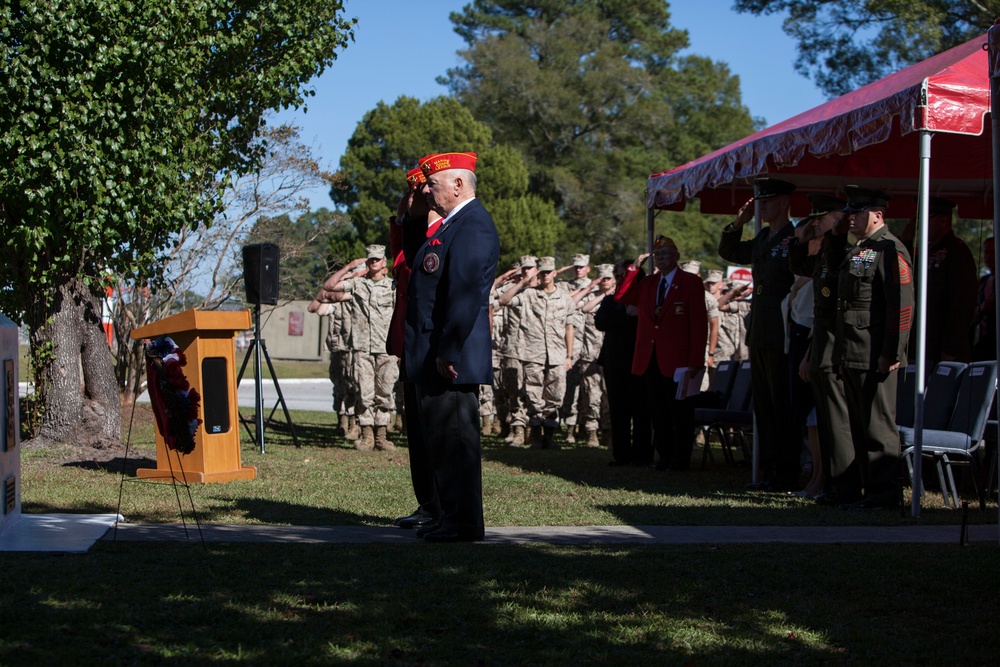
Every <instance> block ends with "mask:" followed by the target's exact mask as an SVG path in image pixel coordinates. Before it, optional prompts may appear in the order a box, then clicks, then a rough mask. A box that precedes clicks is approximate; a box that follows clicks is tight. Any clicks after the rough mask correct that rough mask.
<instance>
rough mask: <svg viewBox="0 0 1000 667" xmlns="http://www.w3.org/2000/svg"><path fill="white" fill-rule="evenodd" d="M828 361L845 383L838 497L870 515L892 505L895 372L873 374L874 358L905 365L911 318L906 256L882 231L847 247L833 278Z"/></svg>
mask: <svg viewBox="0 0 1000 667" xmlns="http://www.w3.org/2000/svg"><path fill="white" fill-rule="evenodd" d="M838 277H839V279H838V283H837V285H838V292H839V294H838V308H837V330H836V333H837V335H836V339H835V346H834V353H833V359H834V363H835V364H837V366H838V368H839V370H840V373H841V376H842V377H843V379H844V388H845V391H846V397H847V407H848V412H849V414H850V421H851V432H852V434H853V439H854V454H855V464H856V465H854V466H853V467H852V468H851V470H849V471H848V472H847V473H845V475H844V476H843V477H844V479H843V482H844V486H843V492H845V493H848V494H851V493H853V494H857V495H860V494H861V491H862V490H863V491H864V499H865V502H866V503H868V504H870V505H871V506H875V507H887V506H893V505H895V504H897V502H898V487H897V477H898V464H899V455H900V440H899V431H898V430H897V427H896V378H897V375H898V374H897V372H895V371H892V372H890V373H888V374H881V373H879V372H878V360H879V357H885V358H887V359H888V360H889V363H890V365H891V364H895V363H897V362H898V363H899V364H900V365H903V366H905V364H906V348H907V343H908V341H909V332H910V322H911V319H912V314H913V280H912V273H911V269H910V256H909V253H907V251H906V248H905V247H904V246H903V244H902V242H901V241H900V240H899V239H897V238H896V237H895V236H893V235H892V234H891V233H890V232H889V229H888V228H887V227H885V226H881V227H879V228H878V229H876V230H875V231H874V232H872V234H871V235H870V236H868V237H867V238H866V239H863V240H861V241H859V242H858V243H857V244H856V245H854V246H853V247H851V249H850V250H849V252H848V253H847V255H846V257H845V258H844V259H843V261H842V262H841V263H840V267H839V271H838Z"/></svg>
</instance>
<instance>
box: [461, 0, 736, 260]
mask: <svg viewBox="0 0 1000 667" xmlns="http://www.w3.org/2000/svg"><path fill="white" fill-rule="evenodd" d="M669 19H670V15H669V12H668V7H667V3H665V2H663V1H662V0H628V1H626V0H578V1H574V2H570V1H568V0H475V1H474V2H472V3H471V4H469V5H467V6H466V7H465V8H464V10H463V11H462V12H461V13H456V14H452V21H453V22H454V23H455V25H456V31H457V32H458V33H459V35H461V36H462V37H463V38H464V39H465V41H466V43H467V44H468V46H469V48H468V49H467V50H465V51H463V52H462V53H461V55H462V57H463V58H464V60H465V65H463V66H461V67H458V68H455V69H452V70H449V72H448V76H447V77H446V78H445V79H443V80H442V82H443V83H446V84H447V85H448V86H449V88H450V90H451V91H452V93H453V94H454V95H455V96H456V97H457V98H458V99H459V100H461V102H462V103H463V104H464V105H465V106H467V107H468V108H469V109H470V110H471V111H472V113H473V115H475V117H476V118H477V119H479V120H481V121H482V122H484V123H485V124H486V125H488V126H489V127H490V129H492V131H493V135H494V136H497V137H503V138H504V141H506V142H509V143H511V144H512V145H513V146H515V147H516V148H517V149H519V150H520V151H521V152H522V153H523V154H524V155H525V159H526V161H527V163H528V166H529V170H530V183H531V185H530V192H532V193H533V194H536V195H538V196H540V197H542V198H543V199H549V200H552V201H554V202H556V204H557V206H558V209H559V211H560V213H561V216H562V218H563V219H564V221H565V222H566V225H567V232H566V234H565V235H564V238H563V239H562V243H561V245H562V246H563V248H564V253H563V254H565V255H568V254H571V253H572V252H577V251H589V252H590V254H591V256H592V260H593V259H596V260H608V261H611V260H614V259H618V258H621V257H623V256H632V257H634V256H635V253H636V252H637V251H638V250H639V249H640V248H641V247H642V245H643V243H644V240H645V234H644V229H645V198H644V195H643V192H644V190H645V184H646V179H647V177H648V175H649V174H651V173H654V172H658V171H662V170H664V169H667V168H670V167H673V166H676V165H679V164H683V163H684V162H687V161H689V160H691V159H694V158H696V157H698V156H700V155H703V154H705V153H708V152H711V151H712V150H715V149H716V148H719V147H720V146H723V145H725V144H726V143H729V142H731V141H734V140H736V139H738V138H740V137H743V136H745V135H747V134H750V133H751V132H752V131H753V130H754V123H753V120H752V119H751V117H750V115H749V113H748V112H747V110H746V108H745V107H744V106H743V104H742V102H741V99H740V94H739V82H738V80H737V79H736V78H735V77H733V76H732V75H731V74H730V72H729V70H728V68H726V67H725V66H724V65H722V64H719V63H715V62H712V61H711V60H709V59H706V58H703V57H699V56H681V55H679V53H680V51H681V50H683V49H684V48H686V47H687V46H688V41H687V34H686V33H685V32H684V31H682V30H677V29H674V28H673V27H671V25H670V20H669ZM689 218H690V216H681V217H678V218H677V220H678V222H685V223H686V221H687V220H688V219H689Z"/></svg>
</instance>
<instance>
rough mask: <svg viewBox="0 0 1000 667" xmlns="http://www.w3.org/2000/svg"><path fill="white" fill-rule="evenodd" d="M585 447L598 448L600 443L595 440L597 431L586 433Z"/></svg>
mask: <svg viewBox="0 0 1000 667" xmlns="http://www.w3.org/2000/svg"><path fill="white" fill-rule="evenodd" d="M587 446H588V447H600V446H601V441H600V440H599V439H598V438H597V430H596V429H593V430H589V431H587Z"/></svg>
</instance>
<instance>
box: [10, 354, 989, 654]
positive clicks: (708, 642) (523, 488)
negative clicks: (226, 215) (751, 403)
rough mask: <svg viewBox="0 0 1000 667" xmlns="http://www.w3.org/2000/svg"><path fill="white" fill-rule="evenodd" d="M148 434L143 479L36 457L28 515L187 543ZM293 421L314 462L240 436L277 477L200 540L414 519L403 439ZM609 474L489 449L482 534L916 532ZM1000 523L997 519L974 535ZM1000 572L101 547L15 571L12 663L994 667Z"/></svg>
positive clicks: (208, 494) (721, 551)
mask: <svg viewBox="0 0 1000 667" xmlns="http://www.w3.org/2000/svg"><path fill="white" fill-rule="evenodd" d="M279 373H280V372H279ZM136 415H137V416H136V419H135V423H134V426H133V429H132V449H131V451H130V455H129V460H128V461H127V462H123V461H122V456H121V454H123V453H124V452H121V453H117V454H115V455H114V456H113V457H112V458H111V460H110V461H105V460H84V459H82V458H81V457H79V456H76V452H74V450H72V449H69V448H67V449H66V450H63V451H58V450H32V449H25V450H24V451H23V452H22V456H23V458H22V466H23V487H22V488H23V495H22V500H23V506H24V510H25V511H26V512H101V513H103V512H114V511H116V510H117V508H118V494H119V489H120V488H121V489H122V495H123V502H122V509H121V511H122V513H123V514H124V515H125V516H126V517H127V519H128V520H130V521H137V522H163V521H167V522H171V521H177V520H178V510H177V502H176V499H175V497H174V493H173V491H172V490H171V488H170V487H169V486H164V485H159V484H153V483H143V482H138V481H135V478H134V476H133V471H134V469H135V468H136V467H147V466H153V465H155V463H154V461H153V458H154V456H155V454H154V453H153V446H152V443H153V432H152V426H151V420H150V415H149V412H148V407H147V406H139V408H138V409H137V413H136ZM293 419H294V421H295V425H296V428H297V430H298V434H299V438H300V442H301V443H302V447H301V448H295V447H293V446H292V445H291V439H290V437H289V435H288V433H287V428H285V427H283V426H282V425H280V424H275V425H273V426H272V427H271V428H270V429H269V430H268V431H267V435H266V437H265V443H266V445H267V453H265V454H260V453H258V452H256V451H255V448H254V446H253V443H252V440H251V438H250V437H249V436H248V435H247V434H246V432H244V433H243V448H242V456H243V463H244V465H255V466H257V468H258V479H256V480H254V481H249V482H233V483H229V484H211V485H203V486H193V487H191V491H192V495H193V498H194V504H195V507H196V508H197V510H198V512H199V516H200V518H201V520H202V521H203V522H213V523H237V524H238V523H248V524H249V523H264V524H285V525H384V524H386V523H387V522H388V521H390V520H391V519H392V517H395V516H398V515H400V514H404V513H408V512H409V511H410V510H412V509H413V500H412V491H411V489H410V486H409V468H408V459H407V453H406V449H405V446H404V445H405V439H404V438H403V437H402V436H401V435H399V434H394V439H395V440H396V441H397V444H398V445H400V448H399V449H397V450H396V451H395V452H388V453H385V452H357V451H355V450H353V449H351V448H350V446H349V444H348V443H346V442H344V441H343V440H341V439H339V438H336V437H334V436H333V435H332V434H331V430H332V421H333V415H331V414H326V413H304V412H297V413H293ZM126 421H128V420H126ZM104 458H108V457H104ZM608 458H609V456H608V454H607V452H606V451H603V450H596V449H588V448H585V447H567V448H565V449H563V450H561V451H534V450H525V449H513V448H510V447H505V446H503V445H502V443H501V442H500V441H499V440H497V439H495V438H488V439H486V440H485V442H484V469H483V485H484V497H485V510H486V521H487V526H490V525H493V526H498V525H523V526H532V525H615V524H632V525H644V524H646V525H852V524H853V525H859V524H864V525H910V524H912V523H913V522H914V520H913V519H910V518H905V517H902V516H900V513H896V512H874V513H863V514H856V513H847V512H843V511H841V510H839V509H836V508H829V507H819V506H816V505H815V504H812V503H809V502H806V501H801V500H797V499H794V498H791V497H788V496H779V495H774V494H762V493H744V492H743V491H742V487H743V485H744V484H745V483H746V482H747V481H748V477H749V473H748V471H747V470H745V469H743V468H736V467H727V466H725V465H723V464H721V463H716V464H715V465H710V466H709V468H708V469H707V470H704V471H702V470H698V469H695V470H692V471H690V472H688V473H686V474H669V473H666V474H665V473H657V472H653V471H650V470H645V469H622V468H609V467H607V460H608ZM721 460H722V457H721V454H719V453H718V452H717V455H716V461H721ZM123 469H124V470H125V471H126V476H125V478H124V479H125V480H126V481H125V482H124V484H122V479H123V478H122V475H121V471H122V470H123ZM970 500H971V495H970ZM972 504H973V505H975V503H972ZM924 506H925V510H924V513H923V516H922V518H921V519H920V520H919V521H920V522H923V523H939V524H952V525H955V526H956V538H957V526H958V524H959V522H960V520H961V513H960V512H957V511H951V510H946V509H944V508H943V507H942V506H941V499H940V494H938V495H936V496H934V495H929V496H928V497H927V498H926V499H925V503H924ZM996 512H997V506H996V502H995V499H994V500H992V501H991V502H990V504H989V505H988V508H987V511H986V512H980V511H979V510H978V508H976V509H973V510H971V511H970V514H969V517H970V520H971V521H973V522H976V523H988V522H989V523H995V522H996V520H997V515H996ZM998 557H1000V548H998V547H997V545H996V544H974V545H972V546H967V547H959V546H957V544H956V545H936V546H928V545H871V546H865V545H861V546H846V545H826V546H812V545H809V546H804V545H777V544H770V545H715V546H711V545H709V546H682V547H678V546H668V545H626V546H621V545H616V546H593V547H580V546H545V545H530V546H529V545H522V546H511V545H484V544H462V545H429V544H425V543H423V542H422V541H420V540H417V539H414V540H413V543H412V545H411V544H406V545H395V544H394V545H302V544H290V545H275V544H212V545H210V546H209V548H208V549H207V550H205V549H203V548H202V547H201V544H200V542H197V541H196V540H195V541H192V542H190V543H180V544H175V543H169V544H156V543H152V544H146V543H110V542H101V543H98V545H96V546H95V547H94V548H93V549H92V550H91V551H90V552H89V553H87V554H84V555H74V556H68V555H41V556H40V555H23V554H0V563H3V564H4V565H6V567H5V569H4V577H3V579H2V583H0V621H2V622H3V626H2V627H3V628H4V631H3V632H2V633H0V664H2V665H40V664H95V663H98V662H103V663H108V662H110V663H112V664H163V663H169V662H173V661H181V660H183V661H186V662H188V663H193V664H212V663H217V664H230V663H233V664H254V665H284V664H331V663H334V664H337V663H341V662H358V663H360V664H392V665H424V664H428V665H438V664H454V665H470V664H472V665H510V664H517V665H521V664H529V665H535V664H565V665H577V664H588V665H589V664H612V665H646V664H648V665H664V664H667V665H670V664H677V665H700V664H710V665H746V664H768V665H827V664H831V665H832V664H837V665H840V664H852V665H872V664H880V665H882V664H918V663H919V664H929V665H950V664H995V663H996V660H997V658H996V656H998V655H1000V639H998V635H997V633H996V632H995V631H994V629H993V628H992V624H991V619H992V618H995V617H996V616H997V613H998V612H1000V603H998V600H1000V595H998V594H1000V585H998V583H1000V568H998V567H997V561H998Z"/></svg>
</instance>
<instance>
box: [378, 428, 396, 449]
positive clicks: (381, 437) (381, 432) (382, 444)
mask: <svg viewBox="0 0 1000 667" xmlns="http://www.w3.org/2000/svg"><path fill="white" fill-rule="evenodd" d="M385 432H386V427H385V426H376V427H375V449H380V450H382V451H383V452H391V451H392V450H394V449H396V446H395V445H394V444H392V443H391V442H389V441H388V440H386V438H385Z"/></svg>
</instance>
